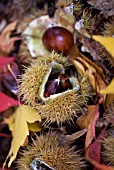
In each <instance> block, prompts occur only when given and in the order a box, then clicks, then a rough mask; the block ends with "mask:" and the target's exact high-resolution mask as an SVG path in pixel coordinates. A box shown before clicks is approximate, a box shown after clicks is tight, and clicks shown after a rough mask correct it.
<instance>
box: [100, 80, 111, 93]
mask: <svg viewBox="0 0 114 170" xmlns="http://www.w3.org/2000/svg"><path fill="white" fill-rule="evenodd" d="M100 93H101V94H114V79H113V80H112V81H111V82H110V84H109V85H108V86H107V87H106V88H105V89H102V90H100Z"/></svg>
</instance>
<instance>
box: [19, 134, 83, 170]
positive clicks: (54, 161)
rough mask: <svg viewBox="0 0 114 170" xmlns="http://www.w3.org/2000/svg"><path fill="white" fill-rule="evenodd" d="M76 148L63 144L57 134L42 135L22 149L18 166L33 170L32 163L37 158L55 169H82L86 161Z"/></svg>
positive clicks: (24, 169) (22, 168)
mask: <svg viewBox="0 0 114 170" xmlns="http://www.w3.org/2000/svg"><path fill="white" fill-rule="evenodd" d="M74 149H75V148H74V147H72V148H71V147H70V146H69V144H65V145H64V146H63V145H61V144H60V142H59V139H58V137H57V135H56V134H47V135H40V136H39V137H37V140H34V141H33V144H32V145H31V146H28V147H27V149H26V150H23V151H22V154H21V156H20V158H19V159H18V160H17V168H18V170H26V169H28V170H31V168H30V164H32V163H33V161H34V160H35V159H37V161H38V160H39V161H43V163H44V164H45V165H47V166H48V167H51V169H54V170H56V169H57V170H67V169H69V170H80V169H81V168H82V167H84V161H83V158H82V157H81V156H80V154H79V151H74Z"/></svg>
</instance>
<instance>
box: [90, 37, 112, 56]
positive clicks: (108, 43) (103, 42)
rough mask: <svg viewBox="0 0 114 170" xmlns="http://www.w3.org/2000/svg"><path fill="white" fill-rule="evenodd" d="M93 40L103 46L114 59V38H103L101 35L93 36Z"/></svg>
mask: <svg viewBox="0 0 114 170" xmlns="http://www.w3.org/2000/svg"><path fill="white" fill-rule="evenodd" d="M92 38H93V39H94V40H96V41H98V42H99V43H100V44H101V45H103V46H104V47H105V48H106V50H107V51H108V52H109V53H110V54H111V55H112V56H113V57H114V37H103V36H100V35H98V36H97V35H93V36H92Z"/></svg>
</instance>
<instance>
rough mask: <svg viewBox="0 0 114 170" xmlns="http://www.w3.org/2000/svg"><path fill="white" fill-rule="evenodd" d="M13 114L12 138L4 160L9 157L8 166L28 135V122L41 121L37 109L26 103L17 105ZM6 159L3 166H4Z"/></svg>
mask: <svg viewBox="0 0 114 170" xmlns="http://www.w3.org/2000/svg"><path fill="white" fill-rule="evenodd" d="M15 114H16V117H15V122H14V129H13V139H12V143H11V148H10V151H9V153H8V156H7V158H6V161H7V160H8V159H9V163H8V167H10V166H11V163H12V162H13V161H14V159H15V158H16V156H17V152H18V150H19V148H20V146H22V145H23V144H24V142H25V139H26V137H27V136H28V135H29V129H28V123H34V122H36V121H41V117H40V115H39V114H38V112H37V110H36V109H34V108H32V107H30V106H27V105H21V106H20V107H18V109H17V110H16V112H15ZM6 161H5V163H4V165H3V166H5V164H6Z"/></svg>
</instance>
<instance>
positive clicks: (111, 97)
mask: <svg viewBox="0 0 114 170" xmlns="http://www.w3.org/2000/svg"><path fill="white" fill-rule="evenodd" d="M113 101H114V94H108V95H107V96H106V101H105V105H106V107H108V106H109V104H111V103H112V102H113Z"/></svg>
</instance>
